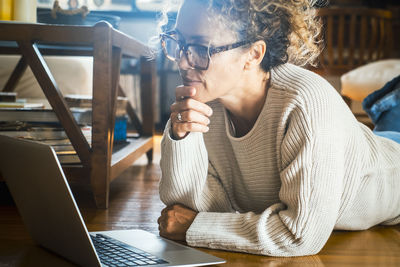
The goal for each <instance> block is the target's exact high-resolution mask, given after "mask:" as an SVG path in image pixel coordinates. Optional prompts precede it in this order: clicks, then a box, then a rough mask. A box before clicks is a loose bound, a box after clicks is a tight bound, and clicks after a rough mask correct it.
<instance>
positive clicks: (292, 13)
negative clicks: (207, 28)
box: [162, 0, 322, 71]
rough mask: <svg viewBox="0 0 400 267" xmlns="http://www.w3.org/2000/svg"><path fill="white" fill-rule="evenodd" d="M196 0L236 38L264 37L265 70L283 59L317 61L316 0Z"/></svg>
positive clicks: (295, 62)
mask: <svg viewBox="0 0 400 267" xmlns="http://www.w3.org/2000/svg"><path fill="white" fill-rule="evenodd" d="M197 1H201V2H203V3H205V4H206V5H207V4H208V8H209V10H210V19H211V20H217V22H218V23H221V24H222V25H221V26H225V27H226V29H232V31H233V33H234V34H235V35H236V38H237V39H239V40H250V41H252V42H254V41H258V40H264V41H265V43H266V44H267V50H266V54H265V56H264V59H263V61H262V63H261V67H262V69H263V70H264V71H269V70H270V69H271V68H273V67H276V66H278V65H281V64H283V63H286V62H290V63H293V64H296V65H300V66H305V65H313V66H315V65H316V59H317V58H318V55H319V53H320V51H321V41H320V40H319V39H318V38H319V36H320V31H321V27H322V23H321V21H320V19H318V18H317V17H316V14H315V9H314V8H313V6H312V5H313V3H314V2H316V1H315V0H197ZM163 18H166V15H165V14H164V16H163ZM163 22H164V23H162V24H165V19H164V21H163Z"/></svg>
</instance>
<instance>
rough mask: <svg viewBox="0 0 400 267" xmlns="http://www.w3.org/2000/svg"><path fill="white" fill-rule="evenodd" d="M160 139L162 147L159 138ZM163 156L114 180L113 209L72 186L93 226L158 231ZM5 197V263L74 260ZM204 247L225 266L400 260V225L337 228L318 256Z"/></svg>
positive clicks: (1, 226) (0, 205)
mask: <svg viewBox="0 0 400 267" xmlns="http://www.w3.org/2000/svg"><path fill="white" fill-rule="evenodd" d="M156 140H157V143H158V146H157V147H159V141H160V138H159V137H158V138H157V139H156ZM159 158H160V153H159V150H156V153H155V159H154V162H155V163H154V164H153V165H146V159H145V158H141V159H140V160H139V161H137V162H136V163H135V165H134V166H132V167H131V168H129V169H128V170H127V171H126V172H124V173H123V174H122V175H121V177H119V178H117V179H116V180H115V181H114V182H113V183H112V184H111V191H110V207H109V209H108V210H97V209H95V204H94V202H93V200H92V198H91V194H90V191H89V190H87V189H85V188H73V193H74V195H75V198H76V199H77V203H78V205H79V207H80V209H81V212H82V214H83V217H84V220H85V222H86V224H87V227H88V229H89V231H98V230H113V229H119V230H120V229H135V228H139V229H144V230H147V231H150V232H152V233H155V234H157V233H158V231H157V229H158V226H157V223H156V221H157V218H158V216H159V213H160V211H161V209H162V208H163V204H162V203H161V201H160V199H159V197H158V181H159V178H160V167H159V165H158V162H159ZM0 199H1V201H0V267H6V266H7V267H9V266H73V265H72V264H71V263H69V262H67V261H65V260H63V259H62V258H59V257H57V256H55V255H54V254H52V253H50V252H48V251H46V250H44V249H42V248H40V247H37V246H35V245H34V243H33V242H32V240H31V239H30V237H29V235H28V233H27V231H26V230H25V227H24V226H23V223H22V221H21V218H20V216H19V215H18V211H17V210H16V207H15V206H14V205H13V204H12V203H10V202H9V201H8V198H7V197H6V196H5V195H4V192H3V196H1V197H0ZM202 250H203V251H205V252H208V253H211V254H213V255H215V256H218V257H221V258H224V259H226V260H227V264H225V265H226V266H303V265H304V266H400V225H397V226H394V227H374V228H372V229H370V230H367V231H360V232H344V231H335V232H334V233H333V234H332V236H331V237H330V239H329V240H328V243H327V244H326V246H325V247H324V248H323V250H322V251H321V252H320V253H319V254H318V255H316V256H308V257H295V258H275V257H263V256H256V255H249V254H244V253H230V252H225V251H215V250H207V249H202Z"/></svg>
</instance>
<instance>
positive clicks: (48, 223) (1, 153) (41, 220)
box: [0, 135, 100, 266]
mask: <svg viewBox="0 0 400 267" xmlns="http://www.w3.org/2000/svg"><path fill="white" fill-rule="evenodd" d="M0 172H1V173H2V176H3V178H4V179H5V181H6V184H7V186H8V188H9V190H10V192H11V195H12V196H13V198H14V201H15V203H16V205H17V207H18V210H19V213H20V214H21V216H22V219H23V221H24V223H25V225H26V227H27V228H28V231H29V233H30V234H31V236H32V239H33V240H34V241H35V242H36V243H37V244H39V245H41V246H43V247H45V248H47V249H49V250H51V251H54V252H56V253H57V254H59V255H61V256H63V257H65V258H67V259H69V260H71V261H72V262H74V263H77V264H79V265H83V266H100V261H99V259H98V257H97V254H96V252H95V249H94V247H93V244H92V242H91V240H90V237H89V233H88V231H87V229H86V226H85V224H84V222H83V219H82V217H81V215H80V213H79V212H78V207H77V205H76V202H75V200H74V198H73V196H72V193H71V190H70V188H69V186H68V183H67V180H66V178H65V176H64V173H63V172H62V171H61V166H60V164H59V162H58V159H57V156H56V154H55V152H54V150H53V149H52V148H51V147H50V146H47V145H44V144H39V143H35V142H31V141H25V140H19V139H15V138H11V137H7V136H2V135H0ZM61 207H62V208H61Z"/></svg>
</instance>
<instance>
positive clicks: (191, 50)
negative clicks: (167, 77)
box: [160, 31, 250, 70]
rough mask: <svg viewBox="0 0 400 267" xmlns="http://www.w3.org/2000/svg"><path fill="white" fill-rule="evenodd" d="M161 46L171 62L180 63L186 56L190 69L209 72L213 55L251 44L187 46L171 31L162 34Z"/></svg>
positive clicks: (244, 42) (242, 42) (246, 42)
mask: <svg viewBox="0 0 400 267" xmlns="http://www.w3.org/2000/svg"><path fill="white" fill-rule="evenodd" d="M160 41H161V46H162V49H163V52H164V55H165V57H166V58H168V59H169V60H172V61H175V62H177V63H178V62H179V60H180V59H181V57H182V55H183V54H184V55H185V56H186V59H187V62H188V64H189V66H190V67H192V68H195V69H199V70H207V69H208V66H209V65H210V58H211V56H212V55H214V54H217V53H221V52H224V51H228V50H231V49H234V48H238V47H240V46H243V45H246V44H248V43H250V42H249V41H241V42H237V43H234V44H230V45H224V46H218V47H213V46H204V45H199V44H187V43H186V42H185V41H181V40H178V39H177V32H176V31H171V32H167V33H162V34H160Z"/></svg>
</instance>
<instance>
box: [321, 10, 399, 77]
mask: <svg viewBox="0 0 400 267" xmlns="http://www.w3.org/2000/svg"><path fill="white" fill-rule="evenodd" d="M317 14H318V16H320V17H321V18H322V21H323V25H324V27H323V31H322V35H323V36H322V37H323V40H324V49H323V51H322V53H321V55H320V58H319V61H320V68H321V69H320V72H322V73H326V74H333V75H341V74H343V73H345V72H347V71H349V70H351V69H354V68H355V67H358V66H361V65H364V64H366V63H369V62H372V61H375V60H379V59H383V58H388V57H390V55H391V50H392V40H393V33H392V13H391V11H389V10H383V9H373V8H334V7H330V8H320V9H318V10H317Z"/></svg>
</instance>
